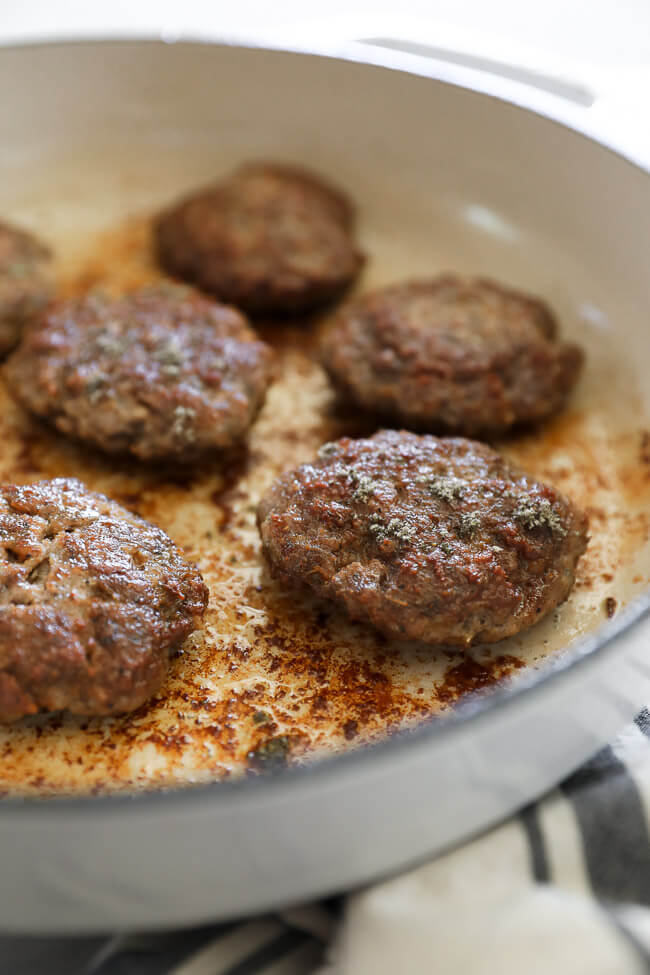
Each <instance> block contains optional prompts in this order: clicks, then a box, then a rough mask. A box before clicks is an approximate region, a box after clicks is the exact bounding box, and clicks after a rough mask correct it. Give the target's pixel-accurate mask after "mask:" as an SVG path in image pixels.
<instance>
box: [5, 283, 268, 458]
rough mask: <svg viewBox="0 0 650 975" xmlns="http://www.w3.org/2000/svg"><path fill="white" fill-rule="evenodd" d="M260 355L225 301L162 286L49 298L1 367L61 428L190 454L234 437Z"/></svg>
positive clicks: (141, 453) (264, 357)
mask: <svg viewBox="0 0 650 975" xmlns="http://www.w3.org/2000/svg"><path fill="white" fill-rule="evenodd" d="M270 361H271V352H270V349H269V348H268V346H266V345H265V344H264V343H263V342H260V341H258V340H257V339H256V338H255V335H254V333H253V332H252V331H251V329H250V328H249V326H248V324H247V322H246V320H245V319H244V317H243V316H242V315H241V314H240V313H239V312H237V311H236V310H235V309H234V308H228V307H226V306H224V305H219V304H217V303H216V302H213V301H210V300H208V299H207V298H204V297H203V296H201V295H199V294H198V293H197V292H194V291H192V290H190V289H189V288H185V287H177V286H164V287H157V288H153V289H146V290H142V291H139V292H137V293H134V294H132V295H127V296H126V297H122V298H118V299H112V300H109V299H106V298H101V297H96V296H89V297H85V298H81V299H76V300H72V301H65V302H61V303H59V304H56V305H53V306H50V308H49V309H48V310H47V312H46V313H45V314H44V316H43V317H42V318H41V320H40V321H39V322H38V323H37V324H35V325H34V327H32V328H30V329H29V330H28V332H27V334H26V335H25V338H24V339H23V341H22V343H21V345H20V347H19V348H18V349H17V350H16V352H15V353H14V354H13V356H12V357H11V359H10V360H9V363H8V365H7V379H8V381H9V384H10V387H11V389H12V391H13V393H14V395H15V396H16V397H17V399H18V400H19V401H20V402H21V403H22V404H23V405H24V406H25V407H26V408H27V409H28V410H30V411H31V412H32V413H35V414H36V415H37V416H40V417H43V418H44V419H46V420H47V421H48V422H50V423H53V424H54V426H55V427H56V428H57V429H58V430H60V431H61V432H62V433H64V434H68V435H70V436H72V437H76V438H78V439H80V440H83V441H85V442H87V443H90V444H92V445H93V446H96V447H99V448H100V449H101V450H104V451H106V452H108V453H117V454H124V453H130V454H132V455H134V456H136V457H137V458H139V459H141V460H169V459H183V460H192V459H193V458H195V457H198V456H200V455H204V454H206V453H208V452H210V451H214V450H217V451H218V450H224V449H226V448H229V447H232V446H234V445H235V444H237V443H239V442H240V441H241V440H242V439H243V438H244V437H245V435H246V432H247V430H248V428H249V426H250V425H251V423H252V422H253V420H254V418H255V416H256V414H257V412H258V410H259V408H260V406H261V405H262V402H263V400H264V396H265V393H266V388H267V385H268V382H269V370H270Z"/></svg>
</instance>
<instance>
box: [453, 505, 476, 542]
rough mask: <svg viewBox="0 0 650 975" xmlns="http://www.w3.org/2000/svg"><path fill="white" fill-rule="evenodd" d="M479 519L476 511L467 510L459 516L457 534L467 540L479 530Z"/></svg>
mask: <svg viewBox="0 0 650 975" xmlns="http://www.w3.org/2000/svg"><path fill="white" fill-rule="evenodd" d="M480 527H481V519H480V518H479V516H478V515H477V514H476V512H467V513H466V514H464V515H461V516H460V521H459V522H458V534H459V535H460V537H461V538H462V539H463V540H464V541H469V539H471V538H473V537H474V535H476V533H477V532H478V531H479V529H480Z"/></svg>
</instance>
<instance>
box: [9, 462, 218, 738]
mask: <svg viewBox="0 0 650 975" xmlns="http://www.w3.org/2000/svg"><path fill="white" fill-rule="evenodd" d="M0 581H1V583H2V585H1V586H0V721H3V722H8V721H15V720H16V719H17V718H21V717H23V716H24V715H28V714H36V713H37V712H39V711H60V710H67V711H71V712H73V713H74V714H114V713H117V712H120V711H130V710H132V709H133V708H137V707H138V706H139V705H140V704H142V703H143V702H144V701H146V700H147V698H148V697H150V696H151V694H153V693H154V691H155V690H156V689H157V688H158V687H159V686H160V684H161V682H162V680H163V678H164V676H165V674H166V671H167V665H168V660H169V655H170V651H172V650H173V649H174V648H175V647H177V646H178V645H179V644H180V643H181V641H182V640H184V639H185V637H186V636H187V635H188V633H190V632H191V631H192V630H193V629H194V628H195V627H196V625H197V621H198V619H199V618H200V617H201V616H202V615H203V613H204V611H205V608H206V605H207V599H208V592H207V589H206V587H205V585H204V584H203V580H202V579H201V575H200V573H199V571H198V569H197V568H196V567H195V566H193V565H190V564H189V563H188V562H186V561H185V559H184V558H183V556H182V555H181V553H180V552H179V550H178V549H177V548H176V546H175V545H174V543H173V542H172V541H171V539H170V538H168V536H167V535H166V534H165V533H164V532H163V531H161V530H160V529H159V528H156V527H155V526H154V525H150V524H148V522H146V521H143V520H142V519H141V518H138V517H137V516H136V515H134V514H131V512H130V511H126V510H125V509H124V508H122V507H121V506H120V505H119V504H116V503H115V502H114V501H111V500H109V499H108V498H106V497H104V495H102V494H95V493H94V492H92V491H89V490H88V489H87V488H86V487H85V486H84V485H83V484H82V483H81V482H80V481H76V480H63V479H58V480H54V481H39V482H37V483H35V484H29V485H26V486H18V485H15V484H5V485H2V486H0Z"/></svg>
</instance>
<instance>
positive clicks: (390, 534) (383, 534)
mask: <svg viewBox="0 0 650 975" xmlns="http://www.w3.org/2000/svg"><path fill="white" fill-rule="evenodd" d="M369 530H370V533H371V534H372V535H374V536H375V538H376V539H377V541H378V542H385V541H386V540H387V539H388V538H393V539H395V540H396V541H398V542H411V541H413V539H414V538H415V528H414V527H413V526H412V525H409V524H408V523H407V522H405V521H402V520H401V519H400V518H391V520H390V521H389V522H388V523H386V522H385V521H384V520H383V518H381V517H380V516H379V515H373V516H372V518H371V519H370V529H369Z"/></svg>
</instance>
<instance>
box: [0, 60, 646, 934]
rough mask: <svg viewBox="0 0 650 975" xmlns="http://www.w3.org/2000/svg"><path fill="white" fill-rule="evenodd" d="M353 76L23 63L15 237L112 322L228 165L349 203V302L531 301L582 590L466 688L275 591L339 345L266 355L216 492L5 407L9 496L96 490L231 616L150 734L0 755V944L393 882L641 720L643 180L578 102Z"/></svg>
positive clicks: (350, 422)
mask: <svg viewBox="0 0 650 975" xmlns="http://www.w3.org/2000/svg"><path fill="white" fill-rule="evenodd" d="M340 53H341V54H342V55H343V56H341V57H339V58H332V57H328V56H324V55H322V54H321V55H314V54H304V53H298V52H285V51H278V50H264V49H258V48H250V47H249V48H246V47H242V46H223V45H221V46H220V45H203V44H189V43H178V44H173V45H170V44H161V43H157V42H146V41H139V42H108V43H92V42H86V43H81V44H48V45H42V46H35V47H24V48H15V49H11V48H7V49H4V50H2V51H0V85H1V86H2V90H3V91H5V92H9V91H11V93H12V97H11V98H6V99H5V100H4V102H3V105H2V106H0V131H1V133H2V134H1V140H2V146H3V153H2V158H1V159H0V171H1V173H2V179H1V180H0V204H1V212H2V213H3V215H5V216H7V217H9V218H10V219H15V220H16V221H19V222H22V223H24V224H26V225H27V226H29V227H31V228H33V229H34V230H36V231H37V232H39V233H41V234H42V235H43V236H45V237H47V238H48V239H50V240H51V241H52V243H53V245H54V246H55V248H56V250H57V254H58V272H59V278H60V282H61V289H62V291H63V292H64V293H74V292H77V291H79V290H84V289H86V288H88V287H102V288H107V289H112V288H114V289H118V290H119V289H122V288H128V287H130V286H132V285H134V284H138V283H141V282H142V281H147V280H151V279H153V278H155V277H156V275H157V272H156V270H155V268H154V267H153V265H152V263H151V260H150V257H149V253H150V251H149V241H148V232H149V231H148V228H149V217H150V215H151V214H152V213H153V212H155V210H156V209H157V208H158V207H160V206H161V205H163V204H164V203H166V202H168V201H169V200H170V199H172V198H174V197H175V196H176V195H178V194H180V193H182V192H184V191H185V190H187V189H191V188H194V187H195V186H197V185H200V184H201V183H203V182H209V181H210V180H212V179H214V178H215V177H217V176H218V175H220V174H221V173H223V172H226V171H227V170H228V169H229V168H231V167H232V166H233V165H235V164H236V163H237V162H239V161H240V160H243V159H246V158H254V157H262V158H264V157H275V158H278V157H280V158H283V159H290V160H292V161H295V162H298V163H302V164H305V165H308V166H311V167H312V168H314V169H316V170H318V171H320V172H322V173H323V174H324V175H325V176H326V177H329V178H331V179H332V180H334V181H335V182H337V183H339V184H340V185H341V186H343V187H345V188H346V189H347V190H348V191H349V193H350V195H351V196H352V198H353V199H354V200H355V201H356V202H357V203H358V206H359V218H360V227H359V233H360V237H361V240H362V243H363V245H364V247H365V248H366V250H367V252H368V254H369V255H370V261H369V264H368V269H367V271H366V273H365V276H364V278H363V280H362V282H361V285H360V286H361V287H363V288H365V287H371V286H373V285H375V284H379V283H384V282H388V281H390V280H399V279H400V278H401V277H405V276H407V275H408V276H411V275H417V274H425V273H432V272H435V271H437V270H444V269H446V268H453V269H458V270H461V271H463V270H466V271H469V272H477V273H480V274H483V275H491V276H494V277H496V278H500V279H503V280H504V281H506V282H508V283H510V284H512V285H514V286H517V287H522V288H524V289H526V290H530V291H532V292H537V293H539V294H541V295H543V296H544V297H545V298H546V299H547V300H548V301H549V302H550V303H551V304H552V305H553V306H554V307H555V308H556V309H557V311H558V312H559V315H560V318H561V320H562V323H563V331H564V334H565V335H566V336H568V337H571V338H576V339H577V340H578V341H580V342H581V343H582V344H583V345H584V346H585V347H586V350H587V355H588V363H587V369H586V373H585V377H584V380H583V381H582V383H581V386H580V388H579V390H578V391H577V394H576V396H575V398H574V400H573V402H572V404H571V407H570V409H569V410H568V411H567V413H566V414H564V415H563V416H562V417H558V418H557V419H556V420H554V421H552V422H551V423H550V424H548V425H547V426H546V427H544V428H543V430H541V431H539V432H538V433H536V434H527V435H522V436H519V437H516V438H514V439H512V440H511V441H508V442H504V444H500V445H499V446H500V448H501V449H503V450H504V452H505V453H506V454H507V455H508V456H511V457H512V458H513V459H515V460H517V461H518V462H520V463H521V464H522V465H523V466H525V467H527V468H528V469H529V470H531V472H532V473H533V474H535V475H537V476H539V477H541V478H543V479H546V480H549V481H551V482H553V483H556V484H557V486H558V487H560V488H561V489H562V490H565V491H566V492H567V493H568V494H570V495H571V496H572V497H574V498H575V500H576V501H578V503H580V504H582V505H583V506H585V507H586V508H587V509H588V510H589V513H590V516H591V523H592V536H593V538H592V543H591V545H590V548H589V552H588V555H587V556H586V557H585V559H584V560H583V563H582V566H581V570H580V575H579V578H578V580H577V585H576V588H575V591H574V593H573V595H572V597H571V599H570V600H569V601H568V602H567V603H566V604H565V606H563V607H562V608H561V609H560V610H559V611H558V613H557V614H555V615H554V616H553V617H551V618H550V619H549V620H548V621H546V622H544V623H543V624H540V625H539V626H537V627H535V628H534V630H531V631H530V632H529V633H528V634H525V635H522V636H521V637H519V638H516V639H514V640H511V641H507V642H505V643H502V644H499V645H497V646H495V647H494V648H479V649H478V650H477V651H475V652H473V654H472V655H471V657H470V658H463V657H458V656H453V655H449V654H445V653H438V654H432V653H431V652H430V651H427V652H424V651H423V650H422V648H420V647H413V646H396V645H392V644H391V645H387V644H384V643H381V642H380V641H378V640H377V639H376V638H374V637H373V636H372V635H370V634H367V633H365V632H364V631H363V630H362V629H361V628H359V627H355V626H351V625H348V624H346V623H345V622H344V621H342V620H340V619H338V618H337V617H336V616H335V615H332V614H327V613H325V614H323V613H322V611H321V610H320V608H319V607H317V606H315V605H312V604H311V603H310V602H309V601H308V600H306V599H303V598H302V597H300V598H298V597H295V596H294V595H292V594H289V593H285V592H282V591H281V590H279V589H278V588H277V587H275V586H274V585H273V583H272V581H271V580H269V579H268V578H267V576H266V574H265V572H264V569H263V566H262V563H261V560H260V558H259V551H258V548H257V541H256V533H255V529H254V523H253V513H252V508H253V506H254V503H255V501H256V500H257V498H258V497H259V495H260V494H261V493H262V491H263V490H264V488H265V487H266V485H267V484H268V483H269V481H270V480H271V479H272V477H273V476H274V475H275V474H276V473H277V472H278V471H279V470H282V469H285V468H286V467H289V466H292V465H293V464H295V463H299V462H301V461H302V460H305V459H308V458H309V457H310V456H311V454H312V453H313V451H314V449H315V447H317V446H318V445H319V443H322V442H323V441H324V440H326V439H329V438H331V436H333V435H337V434H339V433H343V432H364V430H363V421H362V420H360V419H359V418H357V417H349V416H345V415H341V414H340V413H337V412H336V410H335V408H334V407H333V404H332V402H331V395H330V392H329V390H328V387H327V384H326V382H325V380H324V377H323V375H322V373H321V372H320V370H319V368H318V367H317V366H315V365H314V363H313V359H312V351H313V349H312V344H311V343H312V340H311V338H310V336H311V334H312V332H313V330H314V329H316V328H318V326H319V324H320V323H319V322H318V321H313V322H310V323H308V325H307V326H302V327H300V326H298V325H296V324H290V323H287V324H284V325H283V324H277V323H276V324H274V325H271V324H269V323H263V322H261V323H258V324H259V328H260V330H261V331H262V333H263V334H264V336H265V337H266V338H267V339H268V340H269V341H271V342H272V344H274V345H275V346H276V349H277V351H278V359H279V362H280V377H279V379H278V382H277V383H276V385H275V387H274V389H273V391H272V392H271V394H270V396H269V401H268V404H267V407H266V408H265V411H264V413H263V414H262V416H261V417H260V420H259V421H258V423H257V425H256V428H255V430H254V432H253V435H252V438H251V444H250V449H249V451H248V452H247V453H245V454H243V455H242V456H240V457H235V458H231V459H230V460H229V463H228V465H227V466H226V467H225V468H220V467H218V466H212V467H206V468H205V469H201V470H197V471H187V472H186V471H183V472H178V471H175V472H170V471H160V470H157V471H151V470H149V471H145V470H142V469H139V468H135V467H128V468H125V467H123V466H120V465H118V464H116V463H114V462H106V461H104V460H102V459H101V458H99V457H96V456H94V455H90V454H88V453H87V452H85V451H83V450H81V449H79V448H77V447H75V446H74V445H71V444H67V443H65V442H63V441H62V440H61V439H60V438H58V437H57V436H55V435H54V434H53V433H51V432H50V431H47V430H46V429H44V428H41V427H39V426H38V425H36V424H34V423H32V422H31V421H29V420H28V419H27V418H26V417H25V416H24V415H22V414H21V413H20V411H19V410H18V409H17V408H15V407H14V406H13V405H12V404H11V402H10V400H9V398H8V397H7V395H6V392H5V391H4V387H3V388H2V389H1V390H0V398H1V402H2V410H1V411H0V414H1V422H0V440H1V442H2V448H1V450H0V466H1V468H2V471H1V473H2V477H3V478H4V479H17V480H32V479H34V478H36V477H39V476H53V475H61V474H68V475H70V474H74V475H76V476H79V477H81V478H82V479H83V480H85V481H86V482H87V483H88V484H89V485H90V486H91V487H93V488H96V489H100V490H103V491H106V493H109V494H111V495H112V496H114V497H116V498H117V499H118V500H121V501H123V502H124V503H126V504H127V505H128V506H130V507H132V508H134V509H135V510H138V511H139V512H141V513H142V514H144V515H145V517H149V518H150V519H151V520H153V521H156V522H157V523H159V524H160V525H161V526H162V527H163V528H165V529H166V530H167V531H168V532H169V533H170V534H171V535H172V537H174V538H175V540H176V541H178V542H179V543H180V544H181V545H182V546H183V547H184V548H185V549H186V551H187V552H188V553H189V554H190V556H191V557H193V558H194V559H196V560H197V561H198V562H199V564H200V565H201V568H202V571H203V572H204V575H205V577H206V581H208V583H209V585H210V588H211V594H212V604H211V610H210V614H209V616H208V618H207V621H206V626H205V628H204V630H203V631H202V633H201V634H200V635H199V636H197V638H196V639H194V640H192V641H190V643H189V644H188V645H187V646H186V647H185V652H184V654H183V655H182V656H181V657H179V658H178V660H177V661H175V662H174V666H173V668H172V673H171V675H170V679H169V681H168V684H167V685H166V687H165V689H164V693H163V694H161V696H160V699H159V700H155V701H154V702H152V704H151V705H150V706H148V707H146V708H144V709H142V710H141V711H140V712H137V713H136V714H135V715H133V716H131V717H129V718H123V719H111V721H104V722H100V721H95V722H93V721H85V722H84V721H79V720H78V719H72V718H70V719H65V720H63V719H60V718H54V719H47V720H44V719H32V720H31V721H27V722H24V723H23V724H21V725H20V726H15V727H12V728H9V729H3V730H1V731H0V747H1V748H2V756H3V759H2V768H1V770H0V788H1V789H2V790H3V792H4V794H5V798H4V799H3V801H2V803H1V804H0V849H2V853H3V858H4V860H3V862H4V866H5V869H4V870H3V872H2V877H1V878H0V918H1V919H2V925H3V926H4V927H5V928H6V929H7V930H13V931H18V930H23V931H43V932H45V931H50V932H52V931H60V932H64V931H67V932H73V931H77V932H80V931H90V930H104V929H107V928H115V927H120V928H123V929H125V928H140V929H141V928H145V927H160V926H166V925H169V924H177V925H178V924H185V923H187V924H190V923H197V922H199V921H202V920H207V919H213V918H226V917H234V916H241V915H242V914H245V913H252V912H255V911H259V910H264V909H266V908H268V907H269V906H278V905H280V904H287V903H290V902H292V901H297V900H299V899H304V898H307V897H313V896H317V895H321V894H325V893H328V892H333V891H336V890H340V889H344V888H348V887H350V886H353V885H356V884H359V883H363V882H366V881H368V880H370V879H374V878H377V877H379V876H382V875H384V874H386V873H387V872H389V871H391V870H395V869H398V868H401V867H404V866H406V865H408V864H411V863H415V862H417V861H418V860H419V859H422V858H424V857H426V856H430V855H432V854H434V853H436V852H438V851H440V850H442V849H445V848H447V847H449V846H450V845H451V844H453V843H456V842H459V841H460V840H461V839H463V838H465V837H467V836H469V835H471V834H472V833H475V832H476V831H478V830H480V829H482V828H485V827H486V826H487V825H489V824H490V823H493V822H495V821H497V820H498V819H500V818H502V817H504V816H506V815H507V814H508V813H509V812H511V811H512V810H513V809H515V808H516V807H517V806H519V805H521V804H522V803H524V802H526V801H528V800H530V799H532V798H533V797H535V796H536V795H539V794H540V793H541V792H542V791H544V790H545V789H547V788H549V787H550V786H551V785H552V784H554V783H555V782H557V781H558V780H559V779H560V778H561V777H562V776H564V775H565V774H567V773H568V772H569V771H570V770H571V769H572V768H574V767H576V766H577V765H578V764H579V763H580V762H581V761H583V760H584V759H585V758H586V757H587V756H588V755H589V754H591V753H592V752H593V751H594V750H595V749H596V748H597V747H598V746H599V745H600V744H602V743H603V742H605V741H606V740H608V739H609V738H610V737H611V735H612V734H613V733H614V732H615V731H616V730H617V729H618V728H619V727H620V726H621V725H622V724H623V723H624V722H625V721H627V720H629V718H630V717H631V716H632V714H633V713H634V710H635V708H636V707H637V706H638V705H639V704H640V703H642V701H643V700H644V696H645V695H646V693H647V686H648V678H649V677H650V662H648V660H647V647H648V637H649V633H650V630H649V625H650V624H649V622H648V611H649V603H650V596H649V593H648V582H649V577H650V557H649V540H648V534H649V525H648V512H649V508H650V505H649V498H650V463H649V459H650V458H649V453H650V447H649V446H648V441H649V440H650V436H648V431H649V430H650V419H649V416H648V414H649V412H650V403H649V399H648V397H649V394H648V390H649V389H650V384H648V382H647V372H648V351H647V350H648V340H647V309H648V307H649V306H650V293H649V290H650V285H649V281H648V275H647V255H648V253H650V247H649V244H650V240H649V235H650V220H649V219H648V218H649V217H650V181H649V180H648V175H647V172H646V171H644V169H643V168H642V167H640V166H639V165H637V164H635V163H634V162H632V161H631V160H629V159H626V158H625V157H624V156H623V155H622V154H617V153H616V152H614V151H613V150H612V149H611V148H608V147H607V146H605V145H603V144H599V142H598V141H596V139H595V138H594V137H593V136H594V135H595V133H593V132H592V133H590V136H591V137H587V136H586V135H585V134H584V132H583V131H581V129H583V130H586V129H588V127H589V126H588V123H583V122H582V121H581V117H580V115H579V111H583V110H584V105H583V102H582V101H581V98H578V99H577V102H576V105H575V106H573V105H570V106H569V107H568V108H567V106H566V103H564V102H561V101H560V100H559V99H557V98H556V97H554V96H551V95H548V94H541V93H540V92H538V91H530V92H527V91H524V90H523V89H522V88H521V86H519V85H517V84H514V85H511V84H507V83H503V82H498V83H497V82H494V81H493V80H492V81H488V80H487V79H484V78H482V77H478V76H477V75H478V72H476V71H469V72H465V73H464V72H463V71H461V70H458V71H456V70H454V71H451V72H450V71H449V69H448V67H447V68H445V67H441V66H439V65H438V66H435V65H434V66H432V65H431V63H429V62H428V61H426V62H424V61H423V59H421V58H417V57H414V58H409V57H408V56H405V55H395V54H394V53H393V52H387V51H381V50H376V49H373V51H372V52H367V53H366V56H365V61H366V63H359V62H358V61H355V60H354V59H352V55H351V52H345V51H343V52H340ZM354 56H355V57H358V56H359V54H358V49H355V51H354ZM369 62H374V63H369ZM384 62H385V63H384ZM388 65H392V69H391V68H390V67H389V66H388ZM497 89H502V90H501V91H498V90H497ZM497 95H499V96H500V97H496V96H497ZM516 103H518V104H516ZM524 104H528V105H529V106H530V107H529V108H525V107H524ZM531 109H534V111H533V110H531ZM606 600H613V601H614V603H615V613H614V615H613V617H612V618H611V619H608V617H607V615H606V613H605V610H604V607H605V605H606V603H605V601H606ZM608 605H609V607H610V608H611V607H612V605H613V604H612V603H611V602H610V603H609V604H608ZM260 714H261V715H263V718H261V719H260V718H259V717H256V716H259V715H260ZM387 732H391V734H390V735H388V734H387ZM269 735H272V736H273V737H276V738H277V737H281V738H282V739H284V740H286V741H288V742H289V746H290V753H291V761H290V763H289V766H288V767H287V768H286V769H283V770H279V771H276V772H275V774H273V775H268V776H262V777H259V778H258V777H255V778H251V777H249V776H246V775H243V774H242V773H243V772H244V771H245V769H246V766H247V763H248V760H247V756H248V755H249V753H250V752H251V751H252V750H253V751H254V750H255V749H256V747H258V746H259V744H260V743H262V744H263V743H264V742H265V741H266V740H268V737H269Z"/></svg>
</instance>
